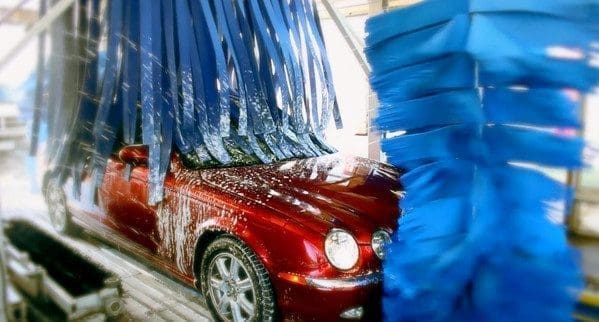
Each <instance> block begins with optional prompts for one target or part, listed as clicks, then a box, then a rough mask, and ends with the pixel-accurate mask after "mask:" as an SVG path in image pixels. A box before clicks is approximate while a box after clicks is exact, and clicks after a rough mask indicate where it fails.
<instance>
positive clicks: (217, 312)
mask: <svg viewBox="0 0 599 322" xmlns="http://www.w3.org/2000/svg"><path fill="white" fill-rule="evenodd" d="M234 263H236V264H234ZM235 267H237V273H233V272H232V268H233V270H235ZM200 281H201V286H202V293H203V294H204V296H205V297H206V302H207V303H208V305H209V307H210V310H211V311H212V314H213V316H214V317H215V318H216V320H217V321H233V322H238V321H273V319H274V315H275V299H274V294H273V290H272V285H271V283H270V279H269V277H268V272H267V271H266V268H264V265H263V264H262V262H261V261H260V260H259V259H258V256H256V254H255V253H254V252H253V251H252V250H251V249H250V248H249V247H248V246H247V245H245V244H244V243H242V242H241V241H239V240H237V239H236V238H234V237H233V236H228V235H227V236H222V237H219V238H218V239H216V240H215V241H214V242H212V243H211V244H210V245H209V246H208V247H207V248H206V251H205V252H204V256H203V258H202V264H201V272H200Z"/></svg>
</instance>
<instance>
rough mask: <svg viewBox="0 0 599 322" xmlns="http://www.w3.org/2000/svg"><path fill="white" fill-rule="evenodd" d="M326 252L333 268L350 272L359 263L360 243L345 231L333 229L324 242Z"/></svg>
mask: <svg viewBox="0 0 599 322" xmlns="http://www.w3.org/2000/svg"><path fill="white" fill-rule="evenodd" d="M324 252H325V254H326V255H327V258H328V259H329V262H331V264H332V265H333V266H335V267H336V268H338V269H341V270H348V269H350V268H352V267H354V265H356V263H357V262H358V257H359V254H360V252H359V250H358V243H356V240H355V239H354V237H353V236H352V235H351V234H350V233H348V232H347V231H345V230H342V229H333V230H331V231H330V232H329V234H328V235H327V238H326V239H325V241H324Z"/></svg>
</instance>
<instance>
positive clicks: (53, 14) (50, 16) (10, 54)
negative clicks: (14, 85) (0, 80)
mask: <svg viewBox="0 0 599 322" xmlns="http://www.w3.org/2000/svg"><path fill="white" fill-rule="evenodd" d="M74 3H75V0H60V1H59V2H58V3H56V4H55V5H54V6H53V7H52V8H51V9H50V10H48V13H47V14H46V15H45V16H44V17H43V18H41V19H40V20H39V21H38V22H36V23H35V24H34V25H33V26H32V27H31V28H29V30H28V31H27V33H26V34H25V35H24V36H23V37H21V39H20V40H19V41H18V42H17V43H16V45H14V46H13V47H12V48H11V49H10V50H9V51H7V52H6V54H4V55H3V56H1V57H0V70H2V69H3V68H4V67H6V65H7V64H8V63H9V62H10V61H11V60H12V59H13V58H14V57H15V56H17V53H18V52H19V51H20V50H21V49H23V47H25V45H27V43H28V42H29V40H31V39H32V38H33V37H36V36H37V35H39V34H40V33H41V32H43V31H45V30H46V29H48V28H49V27H50V25H51V24H52V23H53V22H54V21H55V20H56V19H58V18H59V17H60V16H61V15H62V14H63V13H64V12H65V11H66V10H67V9H69V8H70V7H71V6H72V5H73V4H74Z"/></svg>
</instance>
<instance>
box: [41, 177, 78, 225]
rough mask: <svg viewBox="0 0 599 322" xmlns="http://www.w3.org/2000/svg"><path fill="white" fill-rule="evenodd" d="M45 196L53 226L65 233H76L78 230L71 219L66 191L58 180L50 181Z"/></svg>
mask: <svg viewBox="0 0 599 322" xmlns="http://www.w3.org/2000/svg"><path fill="white" fill-rule="evenodd" d="M45 196H46V204H47V205H48V215H49V217H50V224H51V225H52V228H54V230H56V231H57V232H59V233H61V234H64V235H74V234H76V232H77V230H76V228H75V226H74V225H73V222H72V221H71V214H70V213H69V210H68V209H67V202H66V197H65V194H64V191H63V190H62V187H61V186H60V184H59V183H58V181H57V180H54V179H50V180H49V181H48V184H47V186H46V193H45Z"/></svg>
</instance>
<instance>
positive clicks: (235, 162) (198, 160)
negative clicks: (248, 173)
mask: <svg viewBox="0 0 599 322" xmlns="http://www.w3.org/2000/svg"><path fill="white" fill-rule="evenodd" d="M223 142H224V145H225V149H226V150H227V152H229V155H230V156H231V162H230V163H228V164H222V163H220V162H218V160H216V159H215V158H213V157H212V156H210V153H209V152H208V150H207V149H206V148H205V147H204V148H201V149H198V150H196V151H192V152H190V153H181V152H179V153H178V154H179V158H180V159H181V162H182V163H183V166H185V167H186V168H188V169H191V170H198V169H210V168H225V167H227V168H228V167H240V166H251V165H257V164H264V162H262V160H260V159H259V158H258V157H257V156H256V155H255V154H250V153H247V151H243V150H242V149H241V148H239V145H237V144H235V143H233V142H232V141H231V140H230V139H224V140H223ZM257 143H258V146H259V147H260V149H261V150H262V151H264V152H265V153H266V154H267V155H268V157H269V158H271V159H273V160H278V162H282V161H289V160H297V159H303V158H307V157H306V156H302V155H297V156H293V157H289V158H284V159H279V158H276V157H275V155H274V153H272V152H270V148H269V147H268V145H267V144H266V143H265V142H264V141H262V140H260V139H258V140H257ZM325 154H330V153H328V152H326V153H325Z"/></svg>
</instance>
